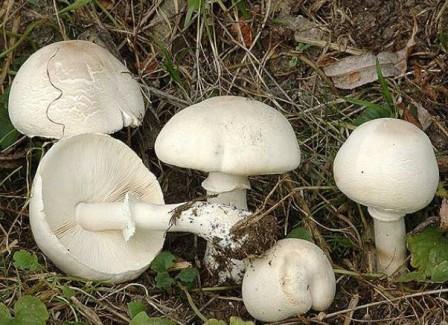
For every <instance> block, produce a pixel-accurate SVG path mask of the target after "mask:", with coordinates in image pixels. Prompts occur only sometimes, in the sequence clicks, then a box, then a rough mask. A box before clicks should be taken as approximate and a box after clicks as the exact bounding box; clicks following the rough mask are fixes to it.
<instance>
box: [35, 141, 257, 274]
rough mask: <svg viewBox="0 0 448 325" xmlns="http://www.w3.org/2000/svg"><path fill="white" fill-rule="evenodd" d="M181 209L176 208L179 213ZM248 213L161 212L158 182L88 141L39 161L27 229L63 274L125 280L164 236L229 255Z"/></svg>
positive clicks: (166, 208)
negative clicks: (195, 239)
mask: <svg viewBox="0 0 448 325" xmlns="http://www.w3.org/2000/svg"><path fill="white" fill-rule="evenodd" d="M176 208H178V209H176ZM248 214H249V213H248V212H247V211H240V210H237V209H235V208H232V207H228V206H220V205H218V204H210V203H204V202H202V203H200V202H199V203H194V204H192V205H190V206H188V207H185V206H181V205H180V204H174V205H164V204H163V196H162V192H161V189H160V186H159V183H158V182H157V180H156V178H155V177H154V175H153V174H152V173H151V172H150V171H149V170H148V169H147V168H146V167H145V166H144V165H143V163H142V161H141V160H140V158H139V157H138V156H137V155H136V154H135V153H134V152H133V151H132V150H131V149H130V148H128V147H127V146H126V145H125V144H123V143H122V142H120V141H118V140H115V139H114V138H112V137H110V136H107V135H99V134H84V135H78V136H74V137H70V138H67V139H63V140H61V141H59V142H58V143H56V144H55V145H54V146H53V147H52V148H51V149H50V150H49V151H48V152H47V154H46V155H45V156H44V157H43V159H42V160H41V162H40V164H39V167H38V170H37V173H36V176H35V179H34V183H33V189H32V198H31V201H30V222H31V228H32V231H33V235H34V238H35V240H36V242H37V244H38V246H39V247H40V248H41V250H42V251H43V252H44V253H45V254H46V255H47V256H48V257H49V258H50V259H51V260H52V261H53V262H54V263H55V264H56V266H58V267H59V268H60V269H61V270H63V271H64V272H66V273H68V274H71V275H75V276H78V277H82V278H86V279H91V280H108V281H112V282H121V281H127V280H131V279H134V278H136V277H137V276H138V275H139V274H141V273H142V272H143V271H144V270H145V269H146V268H147V267H148V265H149V263H150V262H151V261H152V260H153V258H154V257H155V256H156V255H157V254H158V252H159V251H160V249H161V248H162V246H163V242H164V238H165V233H166V231H190V232H194V233H196V234H198V235H199V236H202V237H204V238H205V239H207V240H210V241H213V242H214V243H215V244H216V245H220V246H221V247H223V248H225V249H227V250H231V249H233V248H239V247H240V244H241V245H242V244H243V239H242V240H241V241H238V240H237V239H234V237H233V236H232V235H231V227H232V226H233V225H234V224H235V223H236V222H237V221H238V220H240V219H241V218H243V217H245V216H247V215H248Z"/></svg>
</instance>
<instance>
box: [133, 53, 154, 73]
mask: <svg viewBox="0 0 448 325" xmlns="http://www.w3.org/2000/svg"><path fill="white" fill-rule="evenodd" d="M137 65H138V66H137V68H138V70H139V71H141V72H142V73H143V74H151V73H153V72H154V71H156V70H157V68H158V67H159V62H158V61H157V59H156V58H155V57H154V56H153V55H150V56H148V57H147V58H146V59H144V60H143V61H140V62H139V64H137Z"/></svg>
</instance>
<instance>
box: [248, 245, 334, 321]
mask: <svg viewBox="0 0 448 325" xmlns="http://www.w3.org/2000/svg"><path fill="white" fill-rule="evenodd" d="M335 292H336V280H335V276H334V272H333V269H332V267H331V264H330V261H329V260H328V258H327V257H326V256H325V254H324V253H323V252H322V250H321V249H320V248H319V247H317V246H316V245H314V244H313V243H311V242H309V241H306V240H302V239H282V240H279V241H278V242H277V243H276V244H275V245H274V246H273V247H272V248H271V249H270V250H268V251H267V252H266V253H265V254H264V256H262V257H260V258H257V259H255V260H251V261H249V262H248V266H247V269H246V273H245V275H244V279H243V286H242V294H243V301H244V305H245V306H246V309H247V311H248V312H249V314H251V315H252V317H254V318H256V319H258V320H260V321H263V322H277V321H281V320H284V319H286V318H288V317H291V316H294V315H300V314H304V313H306V312H307V311H308V310H310V309H314V310H317V311H323V310H326V309H327V308H328V307H330V305H331V304H332V302H333V299H334V296H335Z"/></svg>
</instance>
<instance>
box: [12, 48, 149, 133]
mask: <svg viewBox="0 0 448 325" xmlns="http://www.w3.org/2000/svg"><path fill="white" fill-rule="evenodd" d="M8 106H9V116H10V118H11V121H12V123H13V124H14V127H15V128H16V129H17V130H19V131H20V132H21V133H23V134H25V135H27V136H29V137H33V136H40V137H45V138H56V139H59V138H63V137H68V136H73V135H77V134H82V133H95V132H98V133H113V132H115V131H118V130H120V129H122V128H123V127H126V126H138V125H140V124H141V121H142V119H143V116H144V114H145V107H144V102H143V96H142V94H141V92H140V88H139V85H138V83H137V82H136V81H135V80H134V79H133V78H132V76H131V74H130V72H129V71H128V69H127V68H126V67H125V66H124V65H123V64H122V63H121V62H120V61H119V60H118V59H117V58H115V57H114V56H113V55H112V54H111V53H109V52H108V51H107V50H106V49H104V48H102V47H101V46H98V45H96V44H94V43H91V42H87V41H79V40H77V41H63V42H57V43H53V44H50V45H48V46H45V47H43V48H41V49H40V50H38V51H37V52H35V53H34V54H33V55H31V56H30V57H29V58H28V59H27V60H26V61H25V63H24V64H23V65H22V66H21V67H20V69H19V71H18V72H17V75H16V77H15V78H14V82H13V84H12V86H11V92H10V95H9V105H8Z"/></svg>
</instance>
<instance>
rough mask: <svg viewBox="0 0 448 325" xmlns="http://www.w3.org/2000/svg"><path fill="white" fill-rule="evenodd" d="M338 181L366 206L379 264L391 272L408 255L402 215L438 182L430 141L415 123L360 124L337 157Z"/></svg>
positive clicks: (420, 203) (423, 201) (425, 198)
mask: <svg viewBox="0 0 448 325" xmlns="http://www.w3.org/2000/svg"><path fill="white" fill-rule="evenodd" d="M333 171H334V179H335V181H336V185H337V187H338V188H339V189H340V190H341V191H342V192H343V193H344V194H345V195H347V196H348V197H349V198H350V199H351V200H353V201H355V202H357V203H360V204H362V205H365V206H367V207H368V211H369V214H370V215H371V216H372V218H373V220H374V231H375V244H376V250H377V268H378V270H379V271H380V272H384V273H386V274H388V275H391V274H393V273H394V272H395V271H397V270H398V269H399V268H400V266H402V265H403V264H404V262H405V259H406V246H405V236H406V227H405V223H404V216H405V215H406V214H409V213H413V212H415V211H418V210H420V209H422V208H424V207H425V206H427V205H428V204H429V203H430V202H431V200H432V199H433V197H434V194H435V192H436V189H437V185H438V182H439V170H438V166H437V161H436V158H435V155H434V151H433V147H432V145H431V141H430V140H429V138H428V137H427V136H426V134H425V133H424V132H423V131H421V130H420V129H419V128H417V127H416V126H414V125H413V124H411V123H409V122H406V121H403V120H398V119H391V118H381V119H376V120H372V121H369V122H367V123H364V124H362V125H361V126H359V127H358V128H356V129H355V131H353V133H352V134H351V135H350V136H349V137H348V139H347V141H345V143H344V144H343V145H342V147H341V148H340V149H339V152H338V153H337V155H336V158H335V160H334V166H333Z"/></svg>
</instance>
